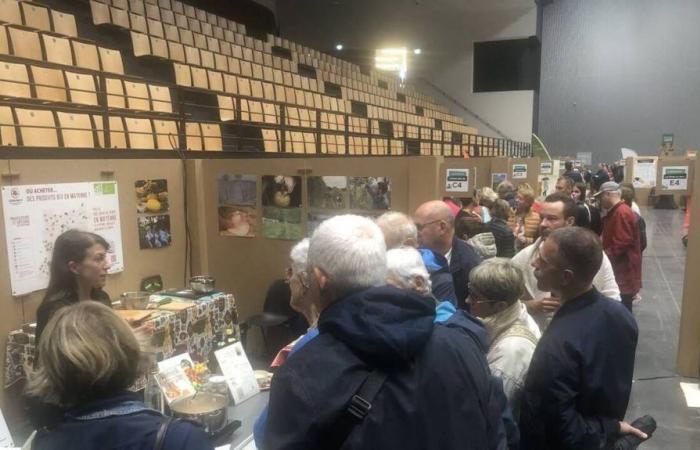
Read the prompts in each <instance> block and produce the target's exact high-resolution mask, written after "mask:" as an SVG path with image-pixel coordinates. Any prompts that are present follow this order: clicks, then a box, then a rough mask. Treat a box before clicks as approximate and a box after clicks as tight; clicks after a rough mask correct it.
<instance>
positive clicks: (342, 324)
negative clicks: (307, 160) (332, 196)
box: [262, 216, 503, 450]
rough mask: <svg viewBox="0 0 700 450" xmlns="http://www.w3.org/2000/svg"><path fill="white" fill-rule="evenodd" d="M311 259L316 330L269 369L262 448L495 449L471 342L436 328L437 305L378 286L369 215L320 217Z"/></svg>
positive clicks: (381, 268)
mask: <svg viewBox="0 0 700 450" xmlns="http://www.w3.org/2000/svg"><path fill="white" fill-rule="evenodd" d="M309 266H310V268H312V274H313V275H312V277H311V278H312V280H311V283H312V285H313V287H312V288H313V289H318V292H319V299H320V300H319V307H320V310H321V316H320V318H319V322H318V327H319V330H320V334H319V336H318V337H316V338H315V339H314V340H313V341H311V342H309V343H308V344H307V345H305V346H304V347H303V348H301V349H300V350H299V351H298V352H297V353H295V355H294V357H293V358H290V359H289V360H288V361H287V362H286V363H285V364H284V365H283V366H282V367H280V369H279V370H278V372H277V373H276V374H275V378H274V379H273V381H272V388H271V392H270V405H269V417H268V424H267V428H266V430H265V434H264V437H263V447H262V450H275V449H285V450H290V449H300V450H301V449H303V450H313V449H319V450H320V449H323V450H332V449H335V448H341V447H342V448H344V449H364V448H387V449H388V448H401V449H436V450H437V449H447V450H449V449H463V448H465V447H464V446H465V445H469V446H471V447H472V448H478V449H489V448H503V443H502V442H498V441H497V440H495V439H494V438H493V434H494V433H496V432H497V431H498V430H499V420H500V417H498V415H499V411H498V409H497V408H490V407H489V392H490V388H491V386H490V377H489V372H488V367H487V366H486V365H485V362H484V358H483V355H482V354H481V353H480V349H479V346H478V345H477V343H476V342H475V340H474V339H471V338H469V339H467V338H466V335H465V334H464V333H462V332H461V331H458V330H455V329H453V328H451V327H448V326H435V325H434V324H433V321H434V319H435V305H434V304H433V303H431V302H428V301H426V299H425V298H424V297H422V296H420V295H419V294H417V293H414V292H410V291H407V290H401V289H398V288H394V287H388V286H380V285H382V284H383V283H384V280H385V277H386V270H387V269H386V247H385V244H384V240H383V236H382V234H381V231H380V230H379V228H378V227H377V226H376V225H375V224H374V223H373V222H371V221H370V220H368V219H365V218H361V217H358V216H338V217H334V218H332V219H329V220H328V221H326V222H324V223H322V224H321V225H320V226H319V228H317V230H316V232H315V233H314V236H313V237H312V239H311V245H310V248H309ZM375 370H379V371H381V372H383V373H384V374H386V375H387V378H386V380H385V381H384V382H383V384H381V387H380V388H379V390H378V393H377V394H376V396H374V398H373V399H372V400H371V402H370V403H371V407H370V408H369V409H368V410H367V409H365V411H368V412H367V415H366V416H364V418H363V419H361V420H357V422H356V423H355V424H354V426H353V427H351V428H350V429H349V433H347V438H346V439H345V440H343V442H344V443H343V444H337V441H338V440H337V436H336V435H334V434H335V432H337V431H338V429H339V428H338V425H339V418H341V417H345V416H346V414H347V413H346V411H347V409H348V406H349V405H350V402H351V399H353V396H355V395H356V394H357V393H358V391H359V390H360V388H361V386H362V385H363V384H364V383H365V381H366V380H367V379H368V377H369V376H370V374H371V373H373V371H375ZM357 403H358V399H355V401H354V402H353V404H357ZM331 441H335V442H336V444H335V445H331V444H329V442H331ZM493 442H496V445H493V444H492V443H493Z"/></svg>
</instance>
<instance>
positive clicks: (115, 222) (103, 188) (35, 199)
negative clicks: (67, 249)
mask: <svg viewBox="0 0 700 450" xmlns="http://www.w3.org/2000/svg"><path fill="white" fill-rule="evenodd" d="M2 204H3V214H4V217H5V238H6V241H7V253H8V258H9V266H10V283H11V285H12V295H13V296H17V295H24V294H28V293H30V292H34V291H38V290H41V289H44V288H46V286H47V285H48V283H49V269H50V264H51V253H52V252H53V245H54V242H55V241H56V238H57V237H58V236H59V235H60V234H61V233H63V232H64V231H67V230H70V229H78V230H83V231H90V232H93V233H96V234H98V235H100V236H102V237H103V238H104V239H105V240H106V241H107V243H108V244H109V250H108V254H107V260H108V261H109V263H110V264H111V268H110V269H109V273H116V272H121V271H123V270H124V258H123V255H122V233H121V222H120V219H119V194H118V191H117V183H116V182H114V181H106V182H93V183H64V184H35V185H24V186H6V187H3V188H2Z"/></svg>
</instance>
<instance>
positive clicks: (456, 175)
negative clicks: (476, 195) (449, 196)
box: [445, 169, 469, 192]
mask: <svg viewBox="0 0 700 450" xmlns="http://www.w3.org/2000/svg"><path fill="white" fill-rule="evenodd" d="M445 180H446V181H445V190H446V191H447V192H469V169H447V177H446V178H445Z"/></svg>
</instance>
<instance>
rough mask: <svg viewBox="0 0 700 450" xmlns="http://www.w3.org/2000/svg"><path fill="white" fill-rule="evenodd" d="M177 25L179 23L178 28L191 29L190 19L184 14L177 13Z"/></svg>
mask: <svg viewBox="0 0 700 450" xmlns="http://www.w3.org/2000/svg"><path fill="white" fill-rule="evenodd" d="M175 25H177V26H178V28H180V29H182V30H189V29H190V23H189V20H188V19H187V16H185V15H184V14H178V13H175Z"/></svg>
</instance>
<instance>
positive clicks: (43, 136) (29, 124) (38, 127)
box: [15, 108, 58, 147]
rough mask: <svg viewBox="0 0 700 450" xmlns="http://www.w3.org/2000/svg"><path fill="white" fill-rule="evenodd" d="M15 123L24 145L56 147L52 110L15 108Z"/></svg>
mask: <svg viewBox="0 0 700 450" xmlns="http://www.w3.org/2000/svg"><path fill="white" fill-rule="evenodd" d="M15 114H16V116H17V125H18V126H19V133H20V136H21V138H22V145H23V146H25V147H58V134H57V132H56V121H55V119H54V115H53V112H52V111H48V110H38V109H24V108H15Z"/></svg>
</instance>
